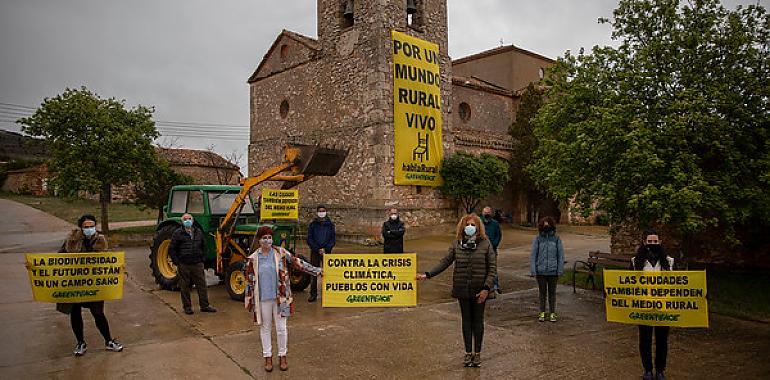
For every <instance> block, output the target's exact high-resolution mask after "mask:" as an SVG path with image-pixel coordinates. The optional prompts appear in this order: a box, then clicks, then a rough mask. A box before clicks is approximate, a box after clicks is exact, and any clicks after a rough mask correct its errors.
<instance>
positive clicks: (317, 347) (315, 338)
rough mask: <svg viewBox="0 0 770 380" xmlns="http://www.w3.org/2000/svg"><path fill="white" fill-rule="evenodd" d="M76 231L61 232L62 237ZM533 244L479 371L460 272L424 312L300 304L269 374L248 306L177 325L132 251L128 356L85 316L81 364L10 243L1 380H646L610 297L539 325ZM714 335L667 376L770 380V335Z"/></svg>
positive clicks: (516, 246)
mask: <svg viewBox="0 0 770 380" xmlns="http://www.w3.org/2000/svg"><path fill="white" fill-rule="evenodd" d="M22 214H23V213H22ZM22 214H16V215H15V218H16V220H17V221H18V223H20V224H22V225H24V223H28V222H29V221H28V220H27V219H26V217H25V216H24V215H22ZM30 215H32V214H30ZM31 218H32V217H31ZM30 220H32V219H30ZM68 228H69V227H68V226H66V225H62V226H61V230H60V231H59V233H62V232H65V231H66V230H67V229H68ZM51 233H53V232H51ZM563 237H564V240H565V243H566V245H567V247H568V249H567V250H568V252H567V255H568V259H570V258H572V259H574V258H575V257H580V256H582V255H584V254H585V252H586V250H587V249H600V248H603V247H606V245H607V239H606V238H601V237H591V236H580V235H569V234H567V235H564V236H563ZM530 239H531V233H528V232H521V231H514V230H506V238H505V240H504V248H503V249H502V250H501V252H500V265H501V268H502V270H501V276H502V280H503V286H504V288H505V289H506V291H507V293H506V294H504V295H502V296H501V297H499V298H498V299H496V300H494V301H490V303H489V305H488V307H487V324H486V336H485V341H484V365H483V367H482V368H481V369H466V368H463V367H462V366H461V365H460V360H461V357H462V338H461V336H460V331H459V324H460V321H459V311H458V307H457V304H456V303H455V302H454V301H453V300H451V298H450V297H449V296H448V293H449V288H448V284H449V280H450V278H451V274H449V273H445V274H442V275H440V276H438V277H437V278H435V279H432V280H430V281H427V282H425V283H421V284H420V286H419V288H418V299H419V303H420V305H419V306H418V307H414V308H399V309H356V310H349V309H323V308H322V307H321V306H320V303H313V304H309V303H307V302H305V294H303V293H299V294H297V299H298V301H297V313H296V315H295V316H294V317H292V319H291V320H290V322H289V332H290V333H289V334H290V336H289V364H290V369H289V371H288V372H286V373H281V372H279V371H277V370H276V372H274V373H271V374H266V373H265V372H264V371H263V370H262V369H261V364H262V359H261V358H259V352H260V345H259V332H258V331H257V329H256V328H255V326H253V325H252V324H251V323H250V322H249V321H248V317H247V316H246V315H245V312H244V311H243V308H242V306H241V304H240V303H238V302H234V301H230V300H229V299H228V297H227V293H226V291H225V290H224V288H223V287H222V286H214V287H211V288H209V290H210V295H211V299H212V301H213V304H214V305H215V306H216V307H217V308H218V309H219V311H220V312H219V313H216V314H202V313H198V312H196V313H195V314H194V315H192V316H187V315H184V314H182V313H180V305H179V295H178V293H176V292H169V291H162V290H157V289H156V287H155V285H154V283H153V281H152V279H151V277H150V271H149V268H148V267H147V253H148V252H147V250H146V249H144V248H132V249H128V250H126V258H127V263H126V268H127V281H126V285H125V290H124V292H125V297H124V299H123V300H121V301H111V302H108V304H107V307H106V309H107V315H108V318H109V320H110V324H111V328H112V330H113V333H114V335H115V336H116V337H117V338H118V339H120V340H121V341H122V342H124V343H125V345H126V349H125V350H124V352H122V353H113V352H106V351H103V350H101V349H100V338H99V335H98V333H97V331H96V328H95V327H94V326H93V321H92V319H91V318H90V316H86V317H85V318H84V319H85V325H86V339H87V341H88V342H89V344H90V346H89V352H88V353H87V354H86V355H85V356H83V357H79V358H76V357H73V356H71V354H70V350H71V349H72V346H73V345H74V338H73V337H72V333H71V331H70V330H69V321H68V318H67V317H66V316H64V315H62V314H59V313H57V312H56V311H55V310H54V308H53V305H51V304H44V303H36V302H33V301H32V300H31V298H32V296H31V291H30V290H29V284H28V280H27V278H26V273H25V270H24V267H23V266H22V262H23V259H22V258H23V256H22V252H23V251H21V250H18V249H15V248H13V247H14V246H15V245H9V243H7V242H11V240H3V241H2V242H1V244H0V249H3V248H4V249H6V250H8V251H7V252H5V253H2V254H0V278H2V279H3V281H2V283H0V284H1V285H0V295H2V297H0V299H1V300H2V301H0V313H2V315H3V317H4V322H5V323H4V325H3V329H1V330H0V341H1V342H3V344H2V345H0V378H3V379H17V378H20V379H25V378H29V379H40V378H43V379H47V378H56V379H70V378H71V379H82V378H106V377H111V378H137V379H181V378H184V379H222V378H228V379H240V378H243V379H248V378H259V379H263V378H264V379H267V378H302V379H329V378H344V379H360V378H385V379H404V378H415V377H421V378H427V379H477V378H489V379H501V378H504V379H512V378H513V379H525V378H526V379H530V378H532V379H553V378H556V379H586V378H598V379H627V378H636V377H638V375H639V373H640V370H639V360H638V358H637V351H636V328H635V327H634V326H626V325H620V324H609V323H607V322H605V321H604V314H603V303H602V299H601V297H600V294H597V293H593V292H585V291H581V292H578V293H577V294H576V295H573V294H572V292H571V289H569V288H568V287H560V289H559V291H558V293H557V294H558V295H557V298H558V307H559V312H560V321H559V322H558V323H538V322H537V321H536V320H535V318H534V316H535V315H536V311H537V310H536V309H537V306H536V297H537V295H536V291H535V290H534V281H532V280H531V279H530V278H528V277H526V273H527V271H528V269H527V268H528V248H529V247H528V242H529V240H530ZM446 241H447V240H446V238H445V237H444V236H438V237H432V238H425V239H421V240H414V241H409V242H407V248H408V249H409V250H414V251H417V252H418V260H419V262H420V264H419V269H420V270H423V269H426V268H428V267H429V266H431V265H433V263H435V262H437V261H438V259H439V258H440V257H441V256H442V255H443V253H444V252H445V246H446ZM10 244H17V243H12V242H11V243H10ZM47 244H48V246H47V247H46V246H45V244H38V245H32V246H31V247H33V248H35V249H36V250H37V249H38V248H39V249H41V250H44V251H45V250H48V251H50V250H51V249H53V248H55V247H57V246H58V242H51V243H47ZM27 247H29V246H26V247H25V249H26V248H27ZM354 250H358V248H355V247H352V246H342V247H340V249H339V250H337V251H338V252H343V251H347V252H352V251H354ZM193 299H194V300H195V297H194V298H193ZM196 311H197V308H196ZM711 323H712V327H711V328H710V329H708V330H705V329H687V330H685V329H676V330H674V331H673V332H672V336H671V340H670V342H671V349H670V356H669V358H670V360H669V371H668V372H669V377H670V378H672V379H684V378H692V379H701V378H727V379H731V378H735V379H747V378H768V376H770V363H768V361H767V360H766V359H767V355H768V353H770V327H769V326H767V325H765V324H758V323H752V322H744V321H739V320H735V319H731V318H725V317H719V316H712V318H711Z"/></svg>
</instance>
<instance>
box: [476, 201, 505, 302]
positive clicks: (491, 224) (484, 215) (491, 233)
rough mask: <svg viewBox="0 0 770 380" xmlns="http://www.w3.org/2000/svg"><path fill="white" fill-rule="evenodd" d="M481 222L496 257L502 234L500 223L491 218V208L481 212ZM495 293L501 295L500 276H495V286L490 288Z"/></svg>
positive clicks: (485, 208)
mask: <svg viewBox="0 0 770 380" xmlns="http://www.w3.org/2000/svg"><path fill="white" fill-rule="evenodd" d="M481 221H482V222H484V231H486V233H487V236H488V237H489V242H490V243H491V244H492V250H493V251H495V256H497V246H499V245H500V240H502V239H503V232H502V231H501V230H500V223H498V222H497V220H495V219H494V218H493V217H492V208H491V207H489V206H487V207H484V209H483V210H482V211H481ZM492 290H493V291H496V292H497V293H502V292H503V290H502V289H501V288H500V276H499V275H497V276H495V285H494V287H493V288H492Z"/></svg>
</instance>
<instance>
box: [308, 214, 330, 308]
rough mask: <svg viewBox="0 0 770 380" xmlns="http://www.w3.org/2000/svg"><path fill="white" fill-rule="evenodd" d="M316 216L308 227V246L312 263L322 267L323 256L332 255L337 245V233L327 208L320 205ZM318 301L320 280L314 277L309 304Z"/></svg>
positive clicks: (311, 283)
mask: <svg viewBox="0 0 770 380" xmlns="http://www.w3.org/2000/svg"><path fill="white" fill-rule="evenodd" d="M316 216H317V217H316V218H314V219H313V221H312V222H310V225H309V226H308V227H307V245H308V247H310V263H311V264H312V265H313V266H314V267H321V259H322V258H323V255H325V254H327V253H332V249H333V248H334V244H336V243H337V233H336V231H335V230H334V223H332V221H331V219H329V217H328V216H327V210H326V206H324V205H318V207H316ZM316 299H318V278H317V277H313V279H312V281H311V282H310V297H308V299H307V302H315V300H316Z"/></svg>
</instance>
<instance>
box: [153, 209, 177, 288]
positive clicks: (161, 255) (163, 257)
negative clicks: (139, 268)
mask: <svg viewBox="0 0 770 380" xmlns="http://www.w3.org/2000/svg"><path fill="white" fill-rule="evenodd" d="M177 228H179V226H177V225H173V224H172V225H167V226H165V227H163V228H161V229H160V230H158V231H157V232H155V237H154V238H153V240H152V247H151V248H150V268H151V269H152V276H153V277H155V282H156V283H157V284H158V285H160V288H161V289H165V290H177V289H179V276H178V275H177V269H176V265H174V263H172V262H171V257H170V256H169V254H168V246H169V244H170V243H171V235H172V234H173V233H174V231H176V229H177Z"/></svg>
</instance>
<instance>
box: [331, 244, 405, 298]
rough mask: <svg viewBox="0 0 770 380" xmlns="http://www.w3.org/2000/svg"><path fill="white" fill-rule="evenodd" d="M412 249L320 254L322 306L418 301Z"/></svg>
mask: <svg viewBox="0 0 770 380" xmlns="http://www.w3.org/2000/svg"><path fill="white" fill-rule="evenodd" d="M416 274H417V255H416V254H414V253H393V254H368V253H353V254H347V253H345V254H340V253H330V254H327V255H324V257H323V286H322V288H323V297H322V298H321V300H322V306H323V307H395V306H415V305H417V287H416V285H415V275H416Z"/></svg>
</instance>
